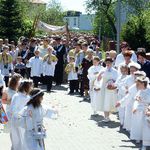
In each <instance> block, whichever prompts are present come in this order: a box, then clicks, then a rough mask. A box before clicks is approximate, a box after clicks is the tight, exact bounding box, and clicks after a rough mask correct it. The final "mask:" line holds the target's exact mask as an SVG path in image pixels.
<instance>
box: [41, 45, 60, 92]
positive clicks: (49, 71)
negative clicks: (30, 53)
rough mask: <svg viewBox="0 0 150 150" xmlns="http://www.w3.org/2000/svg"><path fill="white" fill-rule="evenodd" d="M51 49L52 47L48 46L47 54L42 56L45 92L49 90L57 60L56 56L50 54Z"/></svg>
mask: <svg viewBox="0 0 150 150" xmlns="http://www.w3.org/2000/svg"><path fill="white" fill-rule="evenodd" d="M53 50H54V49H53V47H51V46H49V47H48V49H47V51H48V54H46V55H45V56H44V58H43V76H44V79H45V81H44V82H45V83H46V85H47V92H50V91H51V88H52V82H53V77H54V72H55V66H56V64H57V60H58V59H57V57H56V56H55V55H53V54H52V52H53Z"/></svg>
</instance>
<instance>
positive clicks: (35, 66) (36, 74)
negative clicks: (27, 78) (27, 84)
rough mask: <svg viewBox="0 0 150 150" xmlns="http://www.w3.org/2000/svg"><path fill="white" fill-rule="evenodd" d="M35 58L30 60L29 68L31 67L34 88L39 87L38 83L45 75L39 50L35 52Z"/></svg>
mask: <svg viewBox="0 0 150 150" xmlns="http://www.w3.org/2000/svg"><path fill="white" fill-rule="evenodd" d="M34 54H35V56H34V57H31V58H30V59H29V66H30V67H31V77H32V79H33V83H34V87H38V82H39V79H40V77H41V74H42V73H43V60H42V58H41V57H39V54H40V51H39V50H38V49H36V50H35V52H34Z"/></svg>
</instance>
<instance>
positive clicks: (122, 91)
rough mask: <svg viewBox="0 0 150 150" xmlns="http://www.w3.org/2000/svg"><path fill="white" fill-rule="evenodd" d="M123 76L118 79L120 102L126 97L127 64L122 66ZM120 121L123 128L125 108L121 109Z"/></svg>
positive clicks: (119, 109)
mask: <svg viewBox="0 0 150 150" xmlns="http://www.w3.org/2000/svg"><path fill="white" fill-rule="evenodd" d="M120 71H121V75H120V76H119V77H118V78H117V81H116V83H115V84H116V86H117V90H118V100H119V101H120V100H121V99H122V98H123V97H125V95H126V88H125V79H126V77H127V75H128V66H127V65H125V64H122V65H120ZM118 111H119V120H120V123H121V127H122V126H123V123H124V116H125V107H119V108H118Z"/></svg>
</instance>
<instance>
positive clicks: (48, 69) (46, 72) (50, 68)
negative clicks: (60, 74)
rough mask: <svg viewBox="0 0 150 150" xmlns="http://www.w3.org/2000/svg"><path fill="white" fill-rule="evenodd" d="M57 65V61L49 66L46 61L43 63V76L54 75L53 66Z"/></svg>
mask: <svg viewBox="0 0 150 150" xmlns="http://www.w3.org/2000/svg"><path fill="white" fill-rule="evenodd" d="M56 64H57V61H55V62H53V61H52V62H51V64H48V62H47V61H45V62H44V63H43V76H52V77H53V76H54V73H55V66H56Z"/></svg>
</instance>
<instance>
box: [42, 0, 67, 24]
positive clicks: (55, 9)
mask: <svg viewBox="0 0 150 150" xmlns="http://www.w3.org/2000/svg"><path fill="white" fill-rule="evenodd" d="M64 15H65V13H64V12H63V9H62V7H61V4H60V3H59V2H57V1H56V0H52V1H50V2H49V3H48V6H47V9H46V10H45V11H43V13H42V15H41V17H40V19H41V20H42V21H44V22H46V23H48V24H51V25H64V21H63V18H64Z"/></svg>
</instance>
